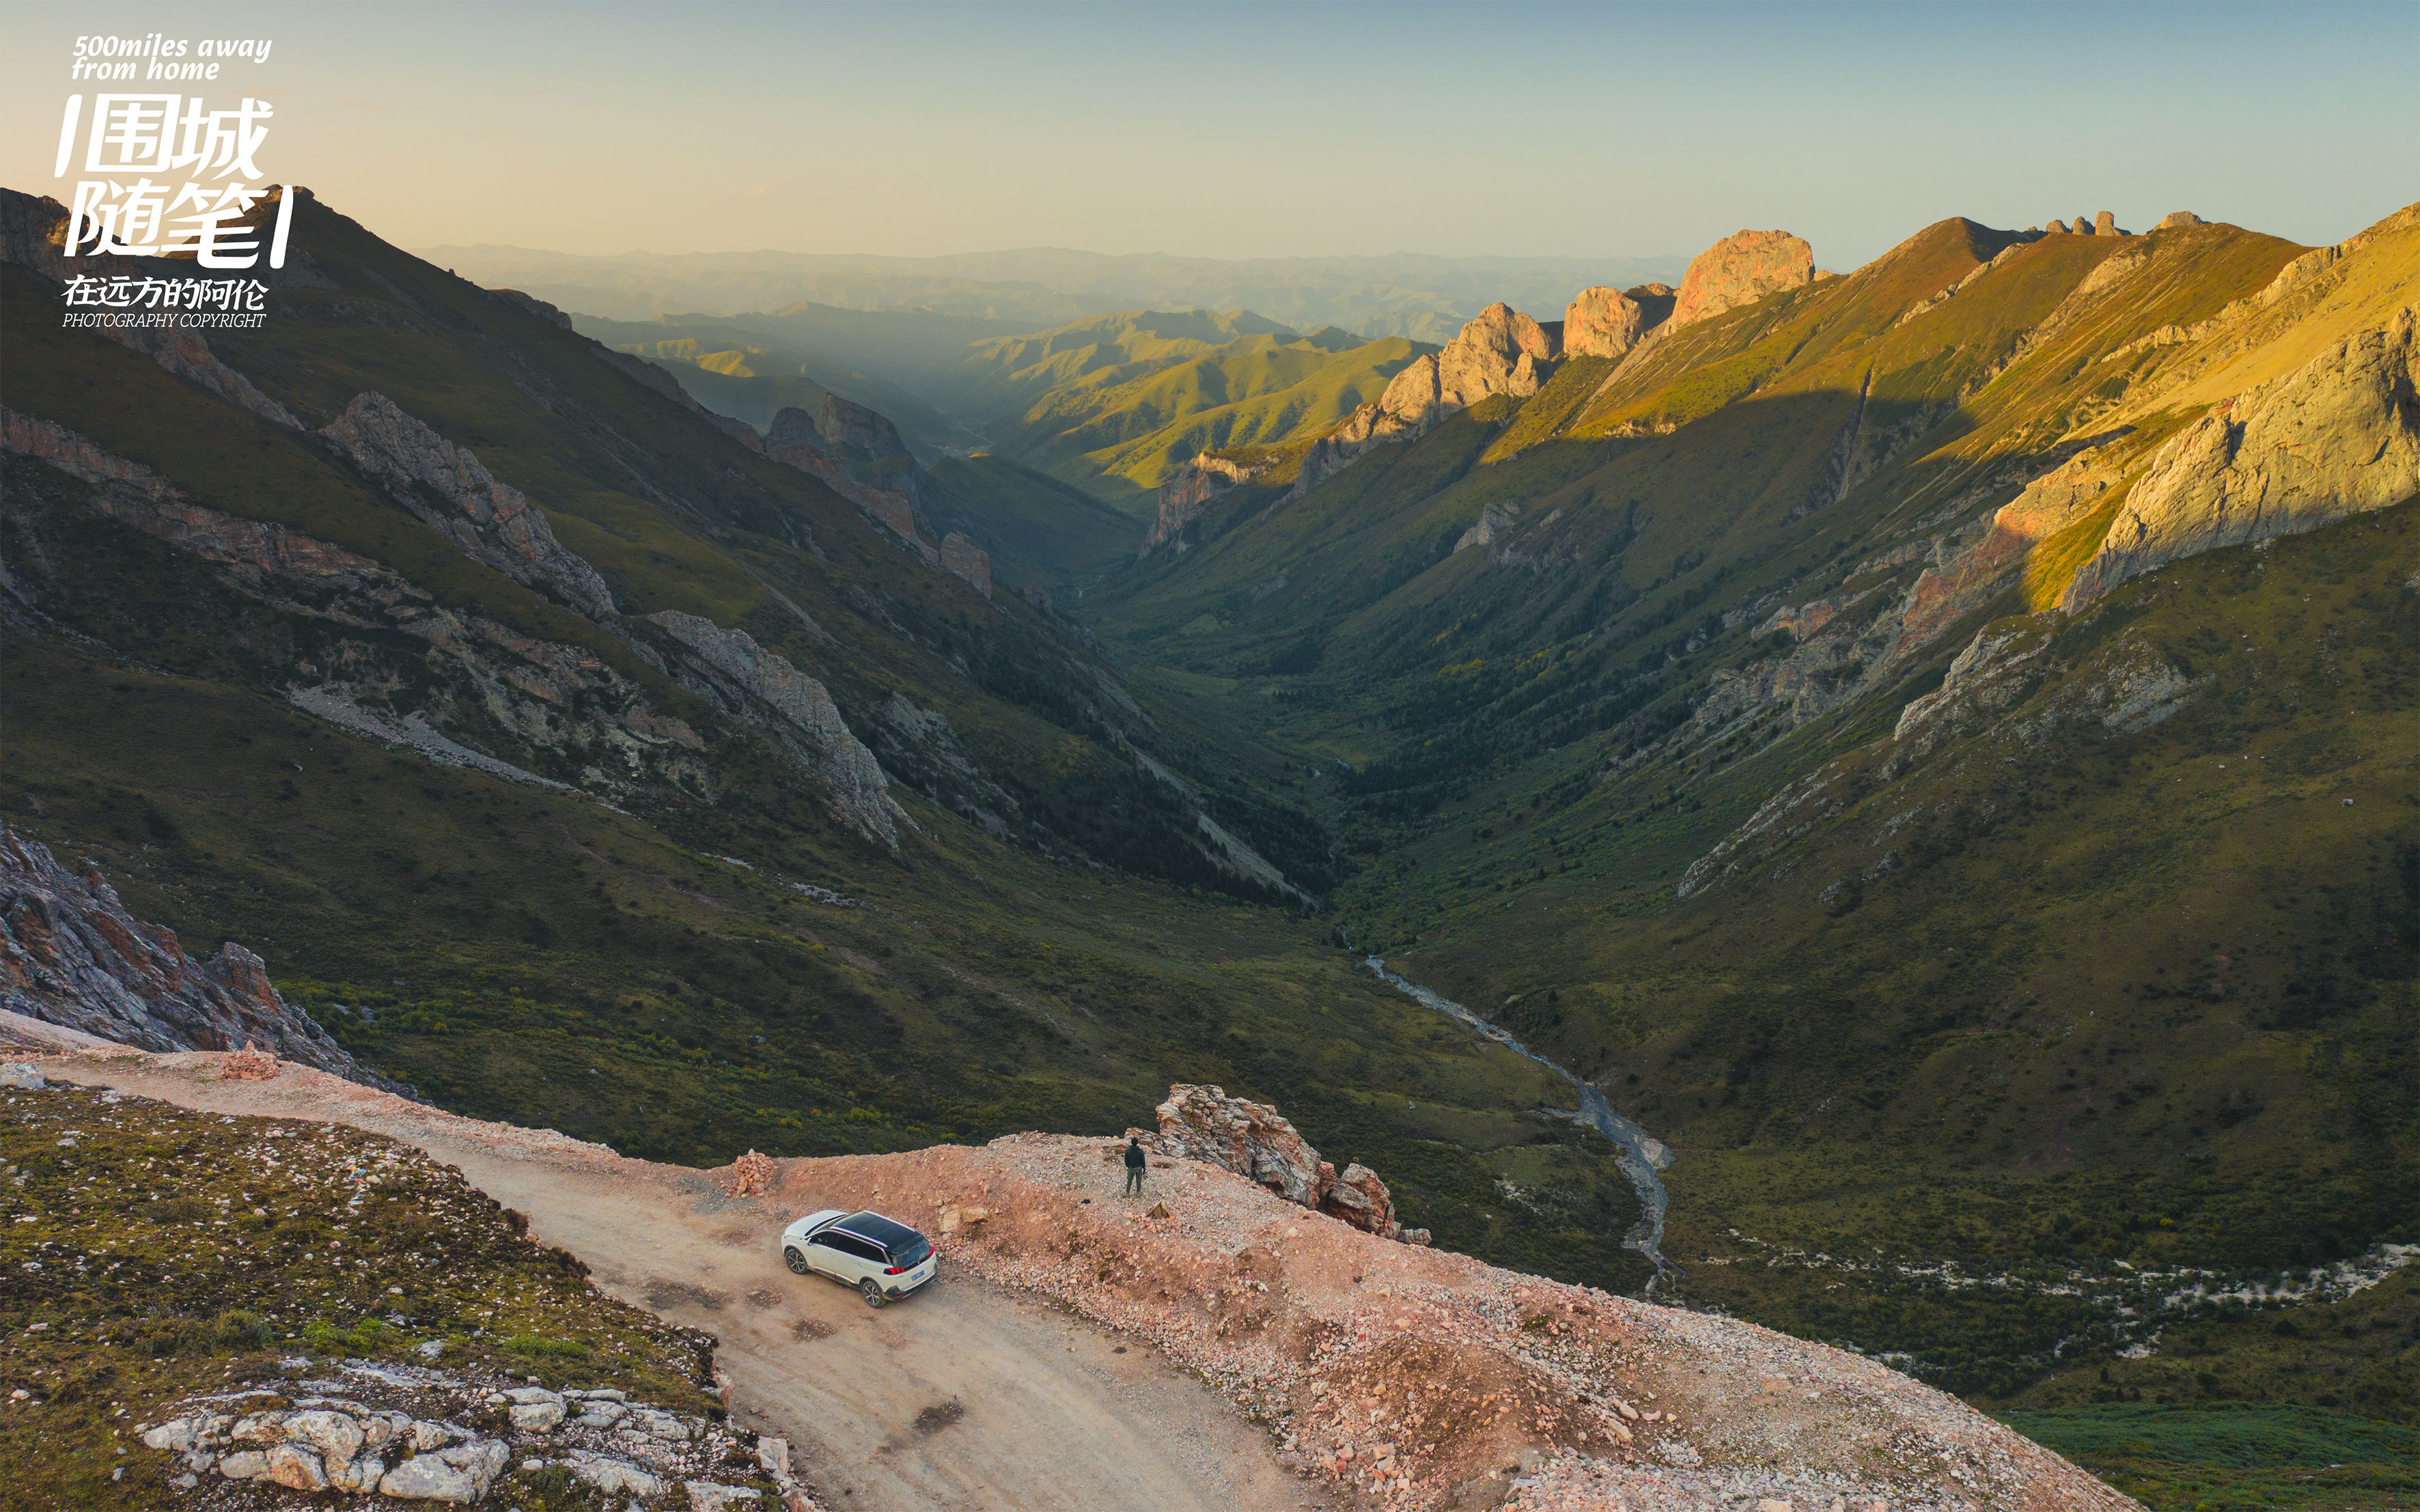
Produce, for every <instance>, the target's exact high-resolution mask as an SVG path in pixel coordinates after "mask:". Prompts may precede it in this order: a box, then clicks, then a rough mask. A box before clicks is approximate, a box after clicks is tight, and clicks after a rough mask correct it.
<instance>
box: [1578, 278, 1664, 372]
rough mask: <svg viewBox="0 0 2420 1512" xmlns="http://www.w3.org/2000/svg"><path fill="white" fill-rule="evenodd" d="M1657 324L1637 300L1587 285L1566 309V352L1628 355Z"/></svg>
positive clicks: (1619, 292) (1582, 355)
mask: <svg viewBox="0 0 2420 1512" xmlns="http://www.w3.org/2000/svg"><path fill="white" fill-rule="evenodd" d="M1656 324H1657V322H1655V321H1653V320H1651V319H1649V318H1648V315H1647V311H1646V310H1645V308H1643V307H1642V306H1641V305H1640V304H1639V302H1638V301H1637V300H1635V299H1633V298H1631V297H1630V296H1629V295H1627V294H1624V293H1621V291H1620V290H1618V289H1609V288H1584V289H1582V290H1580V291H1579V293H1578V294H1577V295H1576V296H1575V298H1574V299H1573V300H1572V302H1571V306H1570V308H1568V309H1566V310H1565V311H1564V312H1563V354H1564V355H1565V356H1567V357H1623V356H1627V355H1628V354H1629V352H1630V349H1631V348H1632V347H1636V346H1637V345H1638V343H1639V340H1640V338H1642V337H1644V336H1645V335H1646V334H1647V332H1649V331H1651V330H1652V329H1654V327H1655V325H1656Z"/></svg>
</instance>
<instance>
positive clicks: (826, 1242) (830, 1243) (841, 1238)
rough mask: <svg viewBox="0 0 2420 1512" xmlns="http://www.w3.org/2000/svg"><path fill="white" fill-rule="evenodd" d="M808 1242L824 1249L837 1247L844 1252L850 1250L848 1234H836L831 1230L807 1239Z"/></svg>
mask: <svg viewBox="0 0 2420 1512" xmlns="http://www.w3.org/2000/svg"><path fill="white" fill-rule="evenodd" d="M807 1242H808V1243H809V1244H810V1245H816V1246H820V1247H822V1248H824V1249H836V1250H839V1251H841V1252H842V1253H844V1254H845V1253H847V1251H848V1236H847V1235H846V1234H834V1233H830V1232H826V1233H821V1234H817V1235H816V1236H815V1237H814V1238H813V1239H811V1240H809V1241H807Z"/></svg>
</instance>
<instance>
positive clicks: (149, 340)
mask: <svg viewBox="0 0 2420 1512" xmlns="http://www.w3.org/2000/svg"><path fill="white" fill-rule="evenodd" d="M101 334H102V335H104V336H107V337H108V338H109V339H110V340H112V341H115V342H117V343H119V344H120V345H122V346H127V347H133V348H134V349H135V350H136V351H138V352H144V353H147V354H148V355H149V356H150V358H151V360H152V361H153V362H155V363H159V364H160V365H161V366H162V367H164V368H166V369H167V370H168V371H169V372H171V373H174V374H176V375H177V376H178V378H189V379H191V380H192V381H194V382H195V383H198V384H200V385H201V386H202V387H203V388H206V389H208V390H209V391H210V392H211V393H215V394H217V395H218V396H219V397H220V398H222V399H225V401H226V402H227V403H229V404H231V405H234V406H235V407H236V408H237V409H246V410H250V411H251V412H252V413H254V414H256V415H258V416H259V417H260V418H261V419H263V420H269V421H274V422H275V423H276V424H281V425H286V426H288V427H290V428H292V429H295V430H301V429H302V422H301V421H299V420H297V419H295V418H294V413H293V411H292V410H290V409H287V408H286V407H285V406H284V405H282V404H279V403H278V402H277V401H276V400H274V399H272V398H271V397H270V396H269V395H267V394H265V393H261V392H260V391H259V390H258V389H257V388H255V387H254V386H253V382H252V379H250V378H246V377H244V376H243V375H242V374H240V373H239V372H237V371H236V370H235V369H234V368H231V367H229V366H227V365H226V363H223V362H221V361H219V359H218V357H217V355H216V354H214V353H213V352H212V351H211V350H210V344H209V342H208V341H207V340H205V339H203V336H202V333H201V332H198V331H182V330H163V329H161V328H159V327H156V326H133V327H116V328H104V329H103V330H102V331H101Z"/></svg>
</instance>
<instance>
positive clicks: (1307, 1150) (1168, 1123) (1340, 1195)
mask: <svg viewBox="0 0 2420 1512" xmlns="http://www.w3.org/2000/svg"><path fill="white" fill-rule="evenodd" d="M1157 1113H1158V1117H1159V1134H1158V1135H1157V1137H1156V1138H1154V1137H1152V1136H1150V1135H1146V1134H1143V1133H1142V1132H1141V1131H1140V1130H1128V1131H1127V1133H1128V1134H1131V1135H1133V1136H1135V1137H1138V1138H1142V1139H1144V1140H1145V1142H1146V1143H1148V1144H1151V1145H1153V1146H1154V1147H1156V1149H1158V1150H1159V1151H1160V1152H1161V1153H1162V1154H1168V1155H1177V1156H1182V1157H1184V1158H1185V1159H1187V1160H1198V1161H1204V1162H1207V1163H1208V1164H1210V1165H1219V1166H1223V1167H1225V1168H1226V1169H1228V1170H1231V1171H1233V1172H1234V1173H1236V1174H1237V1175H1238V1176H1244V1177H1249V1178H1250V1179H1251V1180H1255V1181H1258V1182H1259V1183H1261V1184H1262V1185H1263V1186H1265V1187H1267V1188H1268V1189H1269V1190H1270V1191H1272V1192H1275V1193H1277V1194H1278V1195H1279V1196H1282V1197H1284V1198H1285V1199H1286V1200H1287V1201H1288V1202H1293V1203H1296V1204H1299V1205H1300V1206H1302V1207H1306V1208H1310V1209H1312V1210H1314V1211H1319V1212H1325V1213H1326V1214H1327V1215H1328V1216H1330V1217H1332V1218H1340V1219H1342V1220H1343V1221H1344V1222H1346V1223H1348V1224H1351V1225H1352V1226H1353V1227H1356V1228H1358V1229H1360V1230H1361V1231H1362V1232H1364V1233H1369V1234H1376V1235H1377V1236H1379V1237H1380V1238H1382V1239H1397V1238H1404V1237H1405V1236H1406V1231H1405V1230H1404V1227H1403V1225H1402V1224H1401V1223H1399V1222H1398V1221H1397V1220H1396V1217H1395V1202H1394V1197H1393V1196H1392V1194H1390V1193H1389V1192H1388V1190H1387V1183H1386V1182H1384V1181H1382V1180H1379V1179H1378V1173H1377V1172H1375V1171H1373V1170H1371V1169H1370V1168H1369V1167H1368V1166H1366V1165H1360V1164H1358V1163H1354V1164H1350V1165H1346V1166H1345V1167H1344V1174H1343V1175H1342V1176H1339V1175H1338V1174H1337V1173H1336V1167H1335V1166H1334V1165H1329V1164H1328V1163H1327V1162H1326V1161H1324V1160H1322V1159H1320V1158H1319V1151H1318V1150H1316V1149H1311V1145H1310V1143H1309V1142H1308V1141H1306V1140H1305V1139H1304V1138H1303V1137H1302V1135H1301V1134H1296V1133H1295V1127H1294V1125H1293V1124H1292V1123H1290V1122H1288V1121H1287V1120H1286V1119H1283V1118H1281V1117H1280V1116H1279V1113H1278V1110H1277V1109H1276V1108H1273V1107H1271V1106H1269V1105H1268V1104H1267V1103H1248V1102H1246V1101H1245V1100H1244V1099H1242V1098H1240V1097H1229V1096H1228V1095H1227V1093H1226V1089H1225V1088H1218V1087H1198V1086H1194V1085H1191V1084H1188V1083H1185V1082H1178V1083H1176V1084H1175V1085H1173V1086H1171V1087H1170V1088H1169V1089H1168V1101H1167V1102H1165V1103H1161V1104H1160V1105H1159V1107H1158V1109H1157ZM1409 1233H1410V1235H1411V1236H1412V1239H1413V1242H1420V1243H1425V1242H1427V1239H1428V1234H1427V1231H1426V1230H1425V1229H1414V1230H1410V1231H1409Z"/></svg>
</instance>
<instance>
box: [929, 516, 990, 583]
mask: <svg viewBox="0 0 2420 1512" xmlns="http://www.w3.org/2000/svg"><path fill="white" fill-rule="evenodd" d="M941 570H942V571H944V572H947V573H952V574H954V575H955V576H956V577H958V578H960V579H963V580H964V581H965V582H966V583H967V585H968V586H969V587H970V588H972V589H973V590H974V591H975V592H976V593H978V594H983V595H984V597H985V598H989V597H990V596H991V553H990V552H988V551H986V550H985V549H984V548H981V547H979V546H977V545H975V543H974V538H973V537H972V536H970V535H968V534H967V533H966V532H963V531H952V532H950V533H949V534H947V535H944V536H942V537H941Z"/></svg>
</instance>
